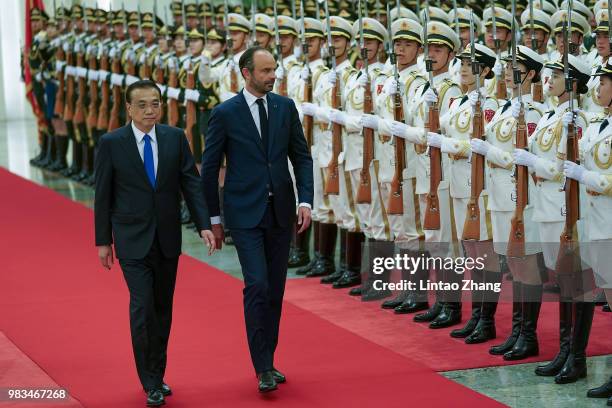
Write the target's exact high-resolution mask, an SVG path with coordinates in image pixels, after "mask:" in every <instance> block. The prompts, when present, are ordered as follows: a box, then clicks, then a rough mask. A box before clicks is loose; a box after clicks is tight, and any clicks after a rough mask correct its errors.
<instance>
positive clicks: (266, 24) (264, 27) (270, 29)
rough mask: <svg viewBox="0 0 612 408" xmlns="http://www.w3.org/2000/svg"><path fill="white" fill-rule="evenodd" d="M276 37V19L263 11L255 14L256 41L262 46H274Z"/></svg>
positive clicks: (268, 47)
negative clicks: (273, 40) (273, 41)
mask: <svg viewBox="0 0 612 408" xmlns="http://www.w3.org/2000/svg"><path fill="white" fill-rule="evenodd" d="M273 37H274V20H273V19H272V18H271V17H270V16H268V15H265V14H263V13H257V14H255V41H256V42H257V44H258V45H259V46H260V47H264V48H266V49H268V50H270V49H271V48H272V38H273Z"/></svg>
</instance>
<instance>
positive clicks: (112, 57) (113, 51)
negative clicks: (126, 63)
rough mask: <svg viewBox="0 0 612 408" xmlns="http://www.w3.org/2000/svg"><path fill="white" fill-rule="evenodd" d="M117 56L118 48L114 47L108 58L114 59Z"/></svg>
mask: <svg viewBox="0 0 612 408" xmlns="http://www.w3.org/2000/svg"><path fill="white" fill-rule="evenodd" d="M116 56H117V48H115V47H113V48H111V49H110V51H109V52H108V58H110V59H114V58H115V57H116Z"/></svg>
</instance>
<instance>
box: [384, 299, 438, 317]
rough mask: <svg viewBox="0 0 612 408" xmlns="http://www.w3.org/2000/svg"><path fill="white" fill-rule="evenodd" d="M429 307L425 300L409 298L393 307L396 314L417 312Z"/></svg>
mask: <svg viewBox="0 0 612 408" xmlns="http://www.w3.org/2000/svg"><path fill="white" fill-rule="evenodd" d="M427 309H429V303H428V302H427V301H425V302H417V301H415V300H414V299H407V300H406V301H405V302H404V303H402V304H401V305H399V306H397V307H396V308H395V309H393V313H395V314H407V313H416V312H420V311H422V310H427Z"/></svg>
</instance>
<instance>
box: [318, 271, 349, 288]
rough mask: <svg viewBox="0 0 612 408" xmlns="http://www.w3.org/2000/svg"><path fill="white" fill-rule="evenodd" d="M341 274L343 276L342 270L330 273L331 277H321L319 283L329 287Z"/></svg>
mask: <svg viewBox="0 0 612 408" xmlns="http://www.w3.org/2000/svg"><path fill="white" fill-rule="evenodd" d="M343 274H344V271H343V270H342V269H338V270H337V271H336V272H334V273H332V274H331V275H327V276H324V277H322V278H321V283H322V284H324V285H331V284H332V283H335V282H336V281H337V280H338V279H340V278H341V277H342V275H343Z"/></svg>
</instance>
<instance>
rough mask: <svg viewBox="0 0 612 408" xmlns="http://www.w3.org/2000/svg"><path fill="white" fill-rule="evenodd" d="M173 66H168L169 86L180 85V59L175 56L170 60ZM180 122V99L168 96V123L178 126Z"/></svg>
mask: <svg viewBox="0 0 612 408" xmlns="http://www.w3.org/2000/svg"><path fill="white" fill-rule="evenodd" d="M168 63H169V64H172V66H170V65H169V66H168V71H169V73H168V87H169V88H176V87H178V73H177V69H178V63H179V61H178V59H177V58H176V57H173V59H171V60H169V61H168ZM178 123H179V107H178V101H177V100H176V99H172V98H168V125H170V126H177V125H178Z"/></svg>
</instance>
